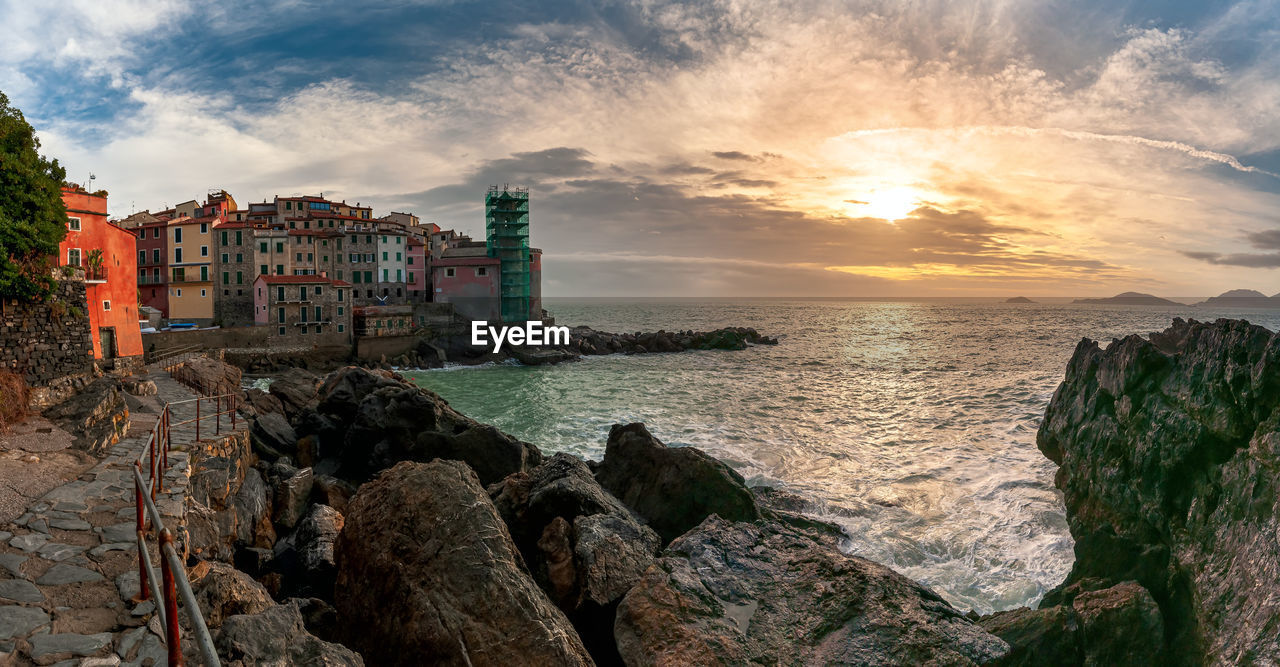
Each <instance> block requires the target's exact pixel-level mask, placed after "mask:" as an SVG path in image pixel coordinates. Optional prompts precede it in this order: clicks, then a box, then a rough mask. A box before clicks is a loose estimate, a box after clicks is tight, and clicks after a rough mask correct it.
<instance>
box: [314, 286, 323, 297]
mask: <svg viewBox="0 0 1280 667" xmlns="http://www.w3.org/2000/svg"><path fill="white" fill-rule="evenodd" d="M321 294H324V291H323V288H322V287H321V286H320V285H316V296H320V295H321Z"/></svg>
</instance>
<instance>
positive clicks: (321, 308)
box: [253, 275, 352, 344]
mask: <svg viewBox="0 0 1280 667" xmlns="http://www.w3.org/2000/svg"><path fill="white" fill-rule="evenodd" d="M350 291H351V284H350V283H348V282H345V281H341V280H334V279H331V278H327V277H325V276H319V275H307V276H258V277H257V278H256V279H255V280H254V282H253V304H254V324H256V325H258V326H267V327H272V328H273V329H274V330H275V335H276V336H277V337H279V338H283V339H289V340H292V341H295V342H296V343H297V344H305V343H308V342H314V341H316V340H320V339H323V340H324V341H325V342H326V344H331V343H332V341H334V340H337V339H341V340H343V341H345V342H347V343H349V342H350V341H351V332H352V330H351V306H352V304H351V298H350Z"/></svg>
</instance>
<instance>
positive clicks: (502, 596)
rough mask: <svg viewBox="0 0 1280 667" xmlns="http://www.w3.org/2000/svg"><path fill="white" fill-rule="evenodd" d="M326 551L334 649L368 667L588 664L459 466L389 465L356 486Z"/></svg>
mask: <svg viewBox="0 0 1280 667" xmlns="http://www.w3.org/2000/svg"><path fill="white" fill-rule="evenodd" d="M403 508H413V509H412V511H408V512H406V511H404V510H403ZM336 552H337V565H338V581H337V586H336V587H335V600H334V606H335V607H336V608H337V610H338V614H339V616H340V617H341V618H342V619H343V621H344V627H343V629H342V630H343V632H344V634H345V641H346V643H347V644H348V645H349V646H353V647H355V648H357V649H358V650H359V651H360V652H361V653H362V654H363V655H364V656H365V657H366V658H367V659H368V660H369V661H370V662H371V663H373V664H378V665H383V664H387V665H397V664H403V665H408V664H417V663H418V662H419V661H420V660H421V659H422V657H423V656H431V658H432V660H433V661H435V662H438V663H457V664H464V663H470V664H557V665H570V664H579V665H587V664H591V658H590V657H589V656H588V654H587V652H586V649H585V648H583V645H582V643H581V641H580V640H579V639H578V636H577V635H576V634H575V633H574V630H573V627H572V626H571V625H570V624H569V621H568V619H567V618H566V617H565V615H564V613H563V612H561V611H560V610H559V609H557V608H556V607H555V605H553V604H552V603H551V602H550V601H549V600H548V599H547V598H546V596H545V595H543V593H542V591H541V590H539V589H538V587H537V585H536V584H534V582H533V580H532V579H530V578H529V576H528V575H527V574H526V573H525V572H524V569H523V567H522V566H521V559H520V555H519V552H518V551H517V550H516V547H515V545H514V544H513V543H512V542H511V539H510V537H509V536H508V534H507V530H506V527H505V525H504V524H503V522H502V519H501V518H500V517H499V516H498V513H497V511H496V510H495V509H494V507H493V505H492V504H491V503H490V502H489V499H488V497H487V496H486V495H485V492H484V490H483V489H482V488H481V487H480V484H479V480H478V479H477V477H476V475H475V473H474V472H473V471H472V470H471V468H469V467H468V466H466V465H464V464H462V463H459V462H455V461H444V460H441V461H433V462H431V463H413V462H405V463H400V464H398V465H396V466H394V467H392V468H391V469H389V470H386V471H384V472H383V473H381V474H380V475H379V476H378V477H377V478H376V479H375V480H373V481H371V482H369V483H368V484H365V485H364V486H362V487H361V488H360V491H359V493H357V494H356V496H355V497H354V498H352V499H351V503H350V505H349V507H348V512H347V517H346V525H345V527H344V528H343V530H342V534H341V535H340V536H339V538H338V543H337V549H336Z"/></svg>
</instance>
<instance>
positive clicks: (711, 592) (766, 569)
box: [615, 516, 1009, 666]
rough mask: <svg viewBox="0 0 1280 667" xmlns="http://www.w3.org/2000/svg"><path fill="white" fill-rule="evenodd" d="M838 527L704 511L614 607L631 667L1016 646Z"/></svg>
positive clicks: (958, 660)
mask: <svg viewBox="0 0 1280 667" xmlns="http://www.w3.org/2000/svg"><path fill="white" fill-rule="evenodd" d="M841 535H842V534H841V533H840V531H839V530H838V529H837V528H835V527H833V526H827V527H824V528H822V529H814V528H804V529H802V528H800V527H796V526H792V525H789V524H786V523H782V522H775V521H760V522H756V523H746V522H730V521H726V520H724V519H721V518H719V517H714V516H713V517H709V518H707V519H706V521H704V522H703V523H702V524H701V525H700V526H698V527H697V528H696V529H695V530H692V531H690V532H688V533H686V534H685V535H683V536H682V537H680V538H679V539H677V540H676V541H674V542H672V543H671V545H670V546H669V547H667V549H666V551H664V552H663V555H662V556H661V557H660V558H659V559H658V560H657V562H656V563H655V564H654V565H653V567H650V568H649V569H648V570H647V571H646V572H645V574H644V577H643V578H642V579H641V581H640V583H639V584H637V585H636V586H635V587H634V588H632V589H631V591H630V592H629V593H627V595H626V597H624V598H623V599H622V604H621V605H620V606H619V607H618V619H617V623H616V625H615V636H616V639H617V645H618V650H619V652H620V653H621V655H622V658H623V660H625V662H626V664H627V665H632V666H634V665H707V664H719V665H726V664H732V665H737V664H790V665H810V664H857V665H906V664H950V665H970V664H985V663H988V662H991V661H993V660H997V659H999V658H1000V657H1001V656H1003V655H1004V654H1005V653H1006V652H1007V651H1008V650H1009V647H1008V645H1007V644H1005V642H1004V641H1002V640H1000V639H999V638H998V637H995V636H994V635H991V634H988V633H987V632H986V631H984V630H983V629H982V628H980V627H978V626H977V625H975V624H973V623H972V622H970V621H969V620H968V619H967V618H966V617H965V616H964V615H963V614H961V613H960V612H958V611H956V610H955V609H953V608H952V607H951V605H949V604H947V603H946V602H945V601H944V600H943V599H942V598H940V597H939V596H938V595H937V594H936V593H934V592H933V591H931V590H929V589H928V588H925V587H924V586H921V585H920V584H917V583H916V582H914V581H911V580H910V579H907V578H906V577H903V576H902V575H900V574H898V573H896V572H894V571H893V570H890V569H889V568H886V567H884V566H882V565H878V564H876V563H873V562H871V561H868V560H864V559H862V558H857V557H854V556H846V555H844V554H843V553H841V552H840V551H839V549H838V548H837V547H838V542H839V540H840V537H841Z"/></svg>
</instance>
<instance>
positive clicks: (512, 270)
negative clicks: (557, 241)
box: [484, 185, 529, 322]
mask: <svg viewBox="0 0 1280 667" xmlns="http://www.w3.org/2000/svg"><path fill="white" fill-rule="evenodd" d="M484 222H485V245H486V246H488V253H489V256H490V257H496V258H497V259H498V261H499V265H498V276H499V277H498V286H499V293H500V295H501V298H502V320H503V321H504V322H518V321H523V320H527V319H529V189H528V188H512V187H509V186H505V185H504V186H502V189H498V186H496V185H491V186H489V191H488V192H486V193H485V196H484Z"/></svg>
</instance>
